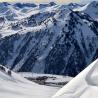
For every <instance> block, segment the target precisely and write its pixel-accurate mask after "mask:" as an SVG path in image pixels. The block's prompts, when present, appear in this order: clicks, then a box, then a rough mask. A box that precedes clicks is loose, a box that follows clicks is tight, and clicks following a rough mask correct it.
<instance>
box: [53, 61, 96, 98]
mask: <svg viewBox="0 0 98 98" xmlns="http://www.w3.org/2000/svg"><path fill="white" fill-rule="evenodd" d="M52 98H98V59H97V60H96V61H94V62H93V63H92V64H90V65H89V66H88V67H87V68H86V69H85V70H84V71H82V72H81V73H80V74H79V75H78V76H76V77H75V78H74V79H72V80H71V81H70V82H69V83H68V84H67V85H66V86H64V87H63V88H62V89H61V90H59V91H58V92H57V93H56V94H55V95H54V96H53V97H52Z"/></svg>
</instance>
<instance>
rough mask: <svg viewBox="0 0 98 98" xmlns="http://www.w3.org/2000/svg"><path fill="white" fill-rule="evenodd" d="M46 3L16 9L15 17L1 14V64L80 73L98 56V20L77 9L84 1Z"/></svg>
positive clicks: (73, 73)
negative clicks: (77, 2)
mask: <svg viewBox="0 0 98 98" xmlns="http://www.w3.org/2000/svg"><path fill="white" fill-rule="evenodd" d="M92 3H93V2H91V4H92ZM96 4H97V2H96ZM46 5H47V6H46ZM46 5H45V6H44V7H42V8H40V7H39V5H37V6H36V7H34V8H28V9H27V11H26V12H25V13H22V12H17V11H18V10H17V11H16V10H14V9H13V10H12V11H13V12H15V13H17V15H18V16H17V18H16V17H14V19H15V20H12V21H11V20H7V18H6V17H1V30H0V34H1V39H0V64H3V65H5V66H7V67H9V68H10V69H12V70H14V71H20V72H23V71H25V72H35V73H48V74H63V75H66V76H67V75H68V76H76V75H77V74H78V73H79V72H80V71H82V70H83V69H84V68H85V67H86V66H87V65H88V64H89V63H91V62H92V61H93V60H94V59H96V58H97V57H98V53H97V52H98V21H97V19H94V18H92V17H91V16H90V15H88V13H84V12H83V11H78V10H76V9H80V8H82V7H83V5H82V6H81V5H78V4H69V5H57V4H53V5H51V6H50V4H46ZM87 5H88V4H87ZM10 7H11V9H12V7H14V5H10ZM20 13H21V15H20ZM92 13H93V12H92Z"/></svg>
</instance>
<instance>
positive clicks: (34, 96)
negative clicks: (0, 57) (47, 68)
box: [0, 69, 58, 98]
mask: <svg viewBox="0 0 98 98" xmlns="http://www.w3.org/2000/svg"><path fill="white" fill-rule="evenodd" d="M6 70H8V69H6ZM57 90H58V88H56V87H55V88H53V87H48V86H40V85H38V84H35V83H33V82H30V81H28V80H26V79H25V78H23V77H21V76H20V75H17V74H16V73H14V72H12V76H9V75H8V74H7V73H6V72H4V71H0V98H51V96H52V95H53V94H54V93H55V92H56V91H57Z"/></svg>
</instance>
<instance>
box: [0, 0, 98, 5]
mask: <svg viewBox="0 0 98 98" xmlns="http://www.w3.org/2000/svg"><path fill="white" fill-rule="evenodd" d="M50 1H55V2H57V3H61V4H64V3H70V2H87V1H95V0H0V2H32V3H46V2H50ZM96 1H98V0H96Z"/></svg>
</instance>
